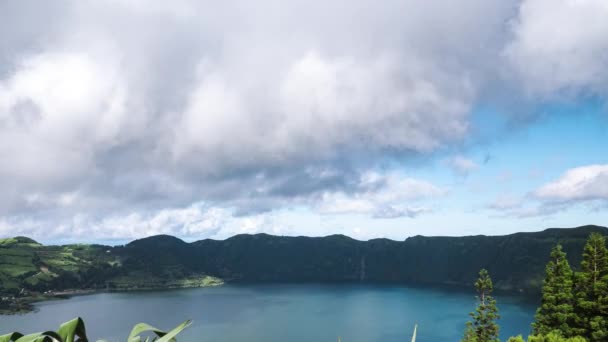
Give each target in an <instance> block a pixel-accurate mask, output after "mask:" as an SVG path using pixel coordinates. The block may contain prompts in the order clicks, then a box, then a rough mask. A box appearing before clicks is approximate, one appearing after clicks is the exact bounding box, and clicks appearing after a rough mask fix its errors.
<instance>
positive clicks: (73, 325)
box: [57, 317, 88, 342]
mask: <svg viewBox="0 0 608 342" xmlns="http://www.w3.org/2000/svg"><path fill="white" fill-rule="evenodd" d="M57 334H59V336H61V341H62V342H75V341H80V342H88V339H87V333H86V329H85V327H84V322H83V320H82V318H80V317H76V318H74V319H73V320H71V321H67V322H65V323H63V324H62V325H61V326H60V327H59V330H57ZM76 338H78V339H76Z"/></svg>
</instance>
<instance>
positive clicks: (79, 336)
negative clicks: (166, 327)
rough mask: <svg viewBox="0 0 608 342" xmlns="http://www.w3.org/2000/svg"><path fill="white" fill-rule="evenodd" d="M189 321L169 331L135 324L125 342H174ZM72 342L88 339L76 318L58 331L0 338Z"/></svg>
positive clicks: (7, 341)
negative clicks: (151, 335) (144, 337)
mask: <svg viewBox="0 0 608 342" xmlns="http://www.w3.org/2000/svg"><path fill="white" fill-rule="evenodd" d="M190 323H191V322H190V321H185V322H183V323H182V324H180V325H178V326H177V327H175V328H174V329H172V330H171V331H168V332H167V331H163V330H160V329H157V328H155V327H153V326H150V325H148V324H146V323H139V324H136V325H135V326H134V327H133V329H132V330H131V333H130V334H129V337H128V338H127V342H141V341H146V342H148V341H156V342H174V341H175V336H177V335H178V334H179V333H180V332H182V331H183V330H184V329H186V328H187V327H188V326H190ZM149 333H153V334H154V335H156V336H154V337H152V338H150V336H148V337H146V339H145V340H144V339H143V337H142V335H144V334H149ZM74 341H82V342H87V341H88V337H87V333H86V328H85V324H84V321H83V320H82V319H81V318H80V317H78V318H74V319H73V320H71V321H68V322H65V323H63V324H62V325H61V326H60V327H59V330H57V331H56V332H55V331H45V332H40V333H34V334H29V335H23V334H22V333H19V332H13V333H10V334H6V335H2V336H0V342H74Z"/></svg>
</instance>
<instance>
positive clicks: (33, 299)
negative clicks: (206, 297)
mask: <svg viewBox="0 0 608 342" xmlns="http://www.w3.org/2000/svg"><path fill="white" fill-rule="evenodd" d="M215 279H216V280H214V281H213V282H210V283H198V284H184V285H181V286H180V285H168V286H142V287H138V286H134V287H124V288H114V289H112V288H99V289H67V290H60V291H51V292H50V293H48V292H47V293H42V294H38V295H34V296H26V297H19V298H16V299H15V300H14V301H13V302H11V303H10V304H9V307H8V308H0V316H9V315H25V314H28V313H31V312H35V311H36V306H35V304H36V303H42V302H47V301H53V300H63V299H70V298H72V297H78V296H87V295H93V294H99V293H121V292H139V291H142V292H144V291H165V290H167V291H168V290H179V289H191V288H204V287H217V286H222V285H224V284H225V282H224V281H223V280H221V279H219V278H215Z"/></svg>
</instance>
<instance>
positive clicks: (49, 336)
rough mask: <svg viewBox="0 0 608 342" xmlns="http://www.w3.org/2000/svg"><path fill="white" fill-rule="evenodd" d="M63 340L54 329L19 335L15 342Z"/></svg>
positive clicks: (60, 341)
mask: <svg viewBox="0 0 608 342" xmlns="http://www.w3.org/2000/svg"><path fill="white" fill-rule="evenodd" d="M56 341H59V342H63V340H62V339H61V336H59V334H57V333H56V332H54V331H45V332H41V333H35V334H29V335H25V336H22V337H20V338H19V339H18V340H17V341H16V342H56Z"/></svg>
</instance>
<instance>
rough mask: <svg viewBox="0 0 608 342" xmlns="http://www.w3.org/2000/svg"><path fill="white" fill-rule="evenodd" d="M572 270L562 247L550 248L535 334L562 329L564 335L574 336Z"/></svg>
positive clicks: (534, 328) (534, 326)
mask: <svg viewBox="0 0 608 342" xmlns="http://www.w3.org/2000/svg"><path fill="white" fill-rule="evenodd" d="M573 280H574V279H573V272H572V269H571V268H570V264H568V260H567V259H566V253H564V252H563V251H562V246H561V245H559V244H558V245H557V246H555V248H553V250H552V251H551V259H550V261H549V263H548V264H547V268H546V278H545V281H544V284H543V292H542V300H541V305H540V307H539V308H538V311H537V312H536V317H535V319H536V322H534V324H532V327H533V333H534V334H542V335H545V334H548V333H550V332H551V331H553V330H555V329H559V330H560V331H561V332H562V333H563V334H564V335H565V336H572V335H573V333H574V331H573V325H574V318H575V317H574V306H573V304H574V298H573V295H572V289H573Z"/></svg>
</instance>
